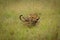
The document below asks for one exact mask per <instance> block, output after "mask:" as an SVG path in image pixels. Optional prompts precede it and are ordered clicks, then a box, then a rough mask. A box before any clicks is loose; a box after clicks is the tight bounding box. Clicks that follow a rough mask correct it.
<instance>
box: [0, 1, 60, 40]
mask: <svg viewBox="0 0 60 40" xmlns="http://www.w3.org/2000/svg"><path fill="white" fill-rule="evenodd" d="M56 4H57V5H55V3H54V0H53V1H52V0H51V1H50V0H48V1H47V0H45V1H42V0H40V1H39V0H35V1H34V0H33V1H32V0H31V1H30V0H29V1H27V0H26V1H24V0H23V1H19V0H18V1H16V0H6V1H4V0H0V40H60V30H59V29H60V28H58V29H57V27H60V8H59V0H56ZM34 12H36V13H37V14H40V13H41V15H39V16H40V20H39V24H37V25H36V26H34V27H33V26H32V27H31V28H29V27H28V26H26V25H24V24H23V22H21V21H20V19H19V15H20V14H23V15H24V16H27V15H28V14H30V13H34ZM57 30H58V31H57ZM56 32H58V38H56Z"/></svg>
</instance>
